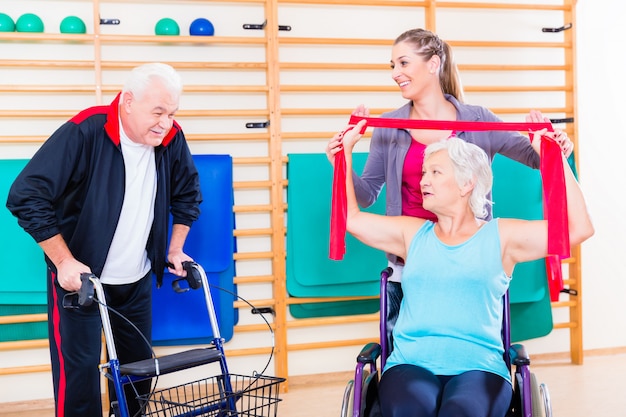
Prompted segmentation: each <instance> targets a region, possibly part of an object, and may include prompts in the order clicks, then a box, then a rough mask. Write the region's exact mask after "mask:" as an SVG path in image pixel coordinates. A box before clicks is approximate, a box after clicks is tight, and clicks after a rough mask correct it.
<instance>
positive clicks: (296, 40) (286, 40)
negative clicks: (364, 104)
mask: <svg viewBox="0 0 626 417" xmlns="http://www.w3.org/2000/svg"><path fill="white" fill-rule="evenodd" d="M278 42H279V44H282V45H345V46H351V45H367V46H387V47H390V46H392V44H393V40H391V39H366V38H303V37H281V38H279V40H278ZM448 44H450V46H452V47H453V48H507V49H509V48H555V49H557V48H558V49H569V48H571V47H572V45H571V42H514V41H453V40H448Z"/></svg>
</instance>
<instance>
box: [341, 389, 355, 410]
mask: <svg viewBox="0 0 626 417" xmlns="http://www.w3.org/2000/svg"><path fill="white" fill-rule="evenodd" d="M353 391H354V381H348V384H347V385H346V389H345V390H344V391H343V401H342V403H341V417H351V416H350V414H351V413H352V408H353V405H354V392H353Z"/></svg>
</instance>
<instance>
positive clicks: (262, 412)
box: [138, 374, 285, 417]
mask: <svg viewBox="0 0 626 417" xmlns="http://www.w3.org/2000/svg"><path fill="white" fill-rule="evenodd" d="M284 380H285V379H284V378H278V377H271V376H264V375H257V376H243V375H234V374H230V375H218V376H212V377H210V378H206V379H201V380H199V381H194V382H188V383H186V384H182V385H179V386H176V387H172V388H165V389H160V390H157V391H155V392H152V393H151V394H150V395H145V396H139V397H138V399H139V401H140V403H141V404H142V405H143V406H144V414H143V415H144V416H154V417H157V416H167V417H174V416H185V417H187V416H189V417H192V416H209V417H211V416H215V417H235V416H237V417H276V415H277V408H278V402H279V401H281V400H280V399H279V398H278V387H279V384H280V383H281V382H283V381H284ZM229 381H230V386H231V388H232V390H230V391H228V390H227V389H226V388H225V387H228V382H229Z"/></svg>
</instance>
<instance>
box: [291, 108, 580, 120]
mask: <svg viewBox="0 0 626 417" xmlns="http://www.w3.org/2000/svg"><path fill="white" fill-rule="evenodd" d="M352 110H353V109H338V108H334V109H333V108H296V109H281V113H282V115H283V116H328V115H344V116H345V117H346V122H347V121H348V120H349V117H350V114H351V113H352ZM389 110H391V109H380V108H375V109H370V114H371V115H372V116H373V117H375V115H379V114H382V113H384V112H387V111H389ZM530 110H531V109H530V108H521V107H515V108H495V107H494V108H491V111H493V112H494V113H495V114H528V113H530ZM540 110H541V111H542V112H543V113H544V114H550V113H565V114H573V112H574V109H573V108H567V107H565V108H563V107H549V108H545V107H544V108H541V109H540Z"/></svg>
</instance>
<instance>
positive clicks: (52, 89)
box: [0, 84, 96, 93]
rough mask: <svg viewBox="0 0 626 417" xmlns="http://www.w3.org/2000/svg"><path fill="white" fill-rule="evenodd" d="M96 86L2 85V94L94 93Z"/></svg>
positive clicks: (0, 89)
mask: <svg viewBox="0 0 626 417" xmlns="http://www.w3.org/2000/svg"><path fill="white" fill-rule="evenodd" d="M95 91H96V87H95V86H94V85H50V84H48V85H0V92H2V93H93V92H95Z"/></svg>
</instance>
